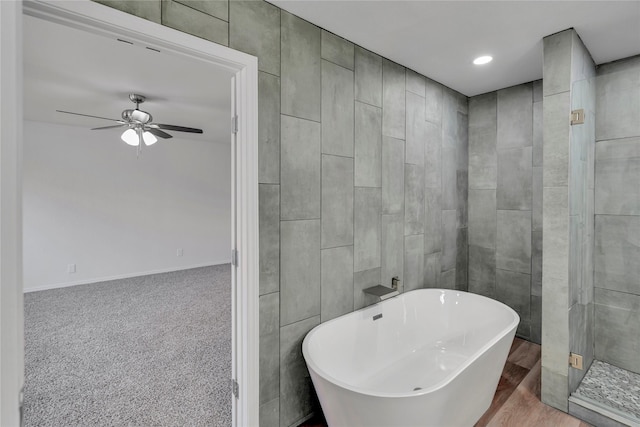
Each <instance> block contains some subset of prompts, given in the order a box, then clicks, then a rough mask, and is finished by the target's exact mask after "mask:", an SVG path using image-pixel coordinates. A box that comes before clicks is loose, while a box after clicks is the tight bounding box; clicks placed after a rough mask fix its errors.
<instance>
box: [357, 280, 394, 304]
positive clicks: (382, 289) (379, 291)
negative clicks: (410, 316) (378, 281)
mask: <svg viewBox="0 0 640 427" xmlns="http://www.w3.org/2000/svg"><path fill="white" fill-rule="evenodd" d="M396 286H397V283H396ZM363 292H364V293H365V294H369V295H373V296H374V297H376V298H377V299H378V301H384V300H386V299H387V298H391V297H395V296H396V295H400V292H398V289H397V288H396V289H393V288H388V287H386V286H382V285H375V286H371V287H370V288H365V289H364V290H363Z"/></svg>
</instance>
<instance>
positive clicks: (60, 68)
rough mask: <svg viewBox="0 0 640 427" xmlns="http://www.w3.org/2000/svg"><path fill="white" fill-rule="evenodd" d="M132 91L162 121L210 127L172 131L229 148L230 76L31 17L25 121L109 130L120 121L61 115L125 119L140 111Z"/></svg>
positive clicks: (193, 62)
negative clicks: (198, 130) (132, 110)
mask: <svg viewBox="0 0 640 427" xmlns="http://www.w3.org/2000/svg"><path fill="white" fill-rule="evenodd" d="M0 1H1V0H0ZM131 92H135V93H139V94H142V95H145V96H146V97H147V101H146V102H145V103H144V104H142V105H141V106H140V109H142V110H144V111H147V112H149V113H151V115H152V116H153V120H154V122H155V123H163V124H172V125H178V126H187V127H195V128H201V129H203V134H202V135H198V134H190V133H184V132H176V131H168V133H170V134H171V135H173V137H174V138H180V139H185V138H186V139H198V140H210V141H214V142H219V143H229V141H230V115H231V114H230V112H231V74H230V73H229V72H228V71H224V70H220V69H217V68H215V67H214V66H212V65H207V64H204V63H202V62H199V61H197V60H193V59H189V58H185V57H180V56H175V55H174V56H171V57H169V56H168V54H167V53H162V52H160V53H159V52H155V51H151V50H149V49H147V48H146V47H145V46H137V45H130V44H127V43H123V42H120V41H117V40H115V39H110V38H107V37H104V36H100V35H97V34H92V33H88V32H85V31H81V30H77V29H75V28H69V27H65V26H63V25H60V24H54V23H51V22H48V21H45V20H42V19H39V18H34V17H31V16H27V15H24V112H25V119H27V120H34V121H42V122H49V123H58V124H67V125H74V126H81V127H87V128H93V127H99V126H109V125H110V124H116V123H112V122H109V121H107V120H100V119H93V118H86V117H79V116H73V115H69V114H62V113H57V112H56V111H55V110H65V111H73V112H78V113H82V114H90V115H94V116H100V117H107V118H113V119H120V113H121V112H122V110H124V109H128V108H133V106H134V104H133V103H132V102H131V101H129V98H128V94H129V93H131ZM122 130H123V129H110V130H101V131H96V132H112V133H113V135H114V138H117V141H120V140H119V135H120V134H121V133H122ZM161 141H162V140H161ZM169 141H171V140H169Z"/></svg>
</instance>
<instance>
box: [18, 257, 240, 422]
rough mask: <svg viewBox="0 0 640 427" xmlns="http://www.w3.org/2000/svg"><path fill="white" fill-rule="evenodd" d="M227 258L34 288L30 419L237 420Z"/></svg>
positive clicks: (28, 349)
mask: <svg viewBox="0 0 640 427" xmlns="http://www.w3.org/2000/svg"><path fill="white" fill-rule="evenodd" d="M230 283H231V270H230V266H229V265H228V264H226V265H218V266H213V267H203V268H196V269H191V270H184V271H178V272H172V273H165V274H155V275H150V276H143V277H136V278H131V279H123V280H113V281H109V282H101V283H96V284H91V285H82V286H74V287H69V288H62V289H54V290H50V291H41V292H33V293H28V294H25V298H24V300H25V365H26V366H25V371H26V372H25V377H26V378H25V381H26V382H25V390H24V402H25V403H24V405H25V406H24V420H25V426H47V427H55V426H65V427H67V426H124V425H126V426H187V425H188V426H230V425H231V393H230V386H229V379H230V378H231V285H230Z"/></svg>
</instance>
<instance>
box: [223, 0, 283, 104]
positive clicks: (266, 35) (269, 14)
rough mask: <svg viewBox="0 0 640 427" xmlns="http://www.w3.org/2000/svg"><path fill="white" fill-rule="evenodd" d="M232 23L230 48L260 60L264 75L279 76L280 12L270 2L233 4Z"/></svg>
mask: <svg viewBox="0 0 640 427" xmlns="http://www.w3.org/2000/svg"><path fill="white" fill-rule="evenodd" d="M229 23H230V25H229V47H231V48H233V49H237V50H239V51H241V52H245V53H248V54H249V55H254V56H257V57H258V69H259V70H260V71H266V72H267V73H271V74H274V75H276V76H279V75H280V9H279V8H277V7H276V6H274V5H272V4H270V3H267V2H266V1H237V0H234V1H230V2H229ZM260 114H262V110H260Z"/></svg>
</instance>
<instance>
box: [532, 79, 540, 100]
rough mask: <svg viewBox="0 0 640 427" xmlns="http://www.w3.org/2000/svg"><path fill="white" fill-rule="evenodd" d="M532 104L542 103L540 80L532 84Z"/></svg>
mask: <svg viewBox="0 0 640 427" xmlns="http://www.w3.org/2000/svg"><path fill="white" fill-rule="evenodd" d="M532 83H533V102H534V103H535V102H541V101H542V79H540V80H534V81H533V82H532Z"/></svg>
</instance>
